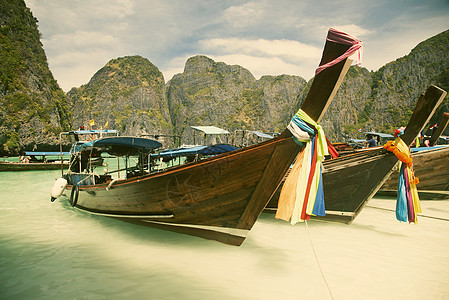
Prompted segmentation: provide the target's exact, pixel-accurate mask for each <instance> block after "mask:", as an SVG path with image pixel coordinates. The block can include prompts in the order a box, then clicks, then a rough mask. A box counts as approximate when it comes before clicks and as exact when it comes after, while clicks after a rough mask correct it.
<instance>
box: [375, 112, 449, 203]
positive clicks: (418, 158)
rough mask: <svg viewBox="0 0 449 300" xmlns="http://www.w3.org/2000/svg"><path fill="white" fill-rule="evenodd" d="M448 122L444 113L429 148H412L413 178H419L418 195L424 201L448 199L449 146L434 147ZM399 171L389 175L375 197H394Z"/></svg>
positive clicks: (447, 116) (446, 114)
mask: <svg viewBox="0 0 449 300" xmlns="http://www.w3.org/2000/svg"><path fill="white" fill-rule="evenodd" d="M448 121H449V113H444V115H443V119H442V121H441V122H440V124H439V125H438V128H437V129H436V130H434V131H433V132H432V135H431V138H430V140H429V141H430V147H418V148H412V158H413V165H414V169H415V176H416V177H418V178H419V184H418V185H417V186H418V193H419V195H420V196H421V197H423V198H425V199H449V146H448V145H435V143H436V141H438V139H439V137H440V135H441V134H442V133H443V131H444V129H445V128H446V126H447V124H448ZM398 175H399V171H395V172H393V173H392V174H391V176H390V178H388V180H387V181H386V182H385V183H384V185H383V186H382V187H381V189H380V190H379V192H378V193H377V195H380V196H396V189H397V183H398Z"/></svg>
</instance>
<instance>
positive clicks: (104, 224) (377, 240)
mask: <svg viewBox="0 0 449 300" xmlns="http://www.w3.org/2000/svg"><path fill="white" fill-rule="evenodd" d="M59 176H60V171H29V172H0V299H270V300H274V299H449V201H447V200H439V201H436V200H427V201H422V202H421V204H422V208H423V216H420V217H419V224H417V225H415V224H408V223H400V222H398V221H396V219H395V215H394V211H393V210H394V206H395V201H394V199H391V198H385V199H381V198H375V199H373V200H371V201H370V202H369V203H368V206H367V207H365V209H364V210H363V211H362V212H361V214H360V215H359V216H358V217H357V218H356V220H355V221H354V222H353V223H352V224H351V225H345V224H338V223H328V222H322V221H313V220H312V221H309V222H307V224H306V223H300V224H296V225H295V226H292V225H290V224H289V223H287V222H284V221H280V220H276V219H274V216H273V215H271V214H262V215H261V216H260V217H259V219H258V221H257V223H256V224H255V226H254V227H253V229H252V230H251V231H250V233H249V235H248V237H247V239H246V240H245V242H244V243H243V244H242V245H241V246H240V247H235V246H229V245H225V244H221V243H219V242H215V241H210V240H205V239H202V238H198V237H193V236H187V235H182V234H178V233H172V232H168V231H163V230H158V229H152V228H147V227H142V226H138V225H133V224H128V223H125V222H121V221H118V220H113V219H110V218H106V217H101V216H95V215H90V214H87V213H84V212H81V211H78V210H76V209H74V208H72V207H71V206H70V205H69V204H68V201H67V198H65V197H61V198H60V199H58V200H56V201H55V202H53V203H52V202H50V190H51V188H52V186H53V183H54V181H55V179H57V178H58V177H59Z"/></svg>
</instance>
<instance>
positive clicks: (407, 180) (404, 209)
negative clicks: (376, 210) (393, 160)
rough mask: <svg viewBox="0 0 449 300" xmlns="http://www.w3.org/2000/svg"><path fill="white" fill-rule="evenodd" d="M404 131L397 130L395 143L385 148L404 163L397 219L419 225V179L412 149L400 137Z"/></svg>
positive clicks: (390, 143)
mask: <svg viewBox="0 0 449 300" xmlns="http://www.w3.org/2000/svg"><path fill="white" fill-rule="evenodd" d="M402 133H403V131H401V130H396V132H395V136H396V139H395V140H394V141H388V142H387V143H386V144H385V145H384V146H383V147H384V149H387V150H388V151H391V152H393V153H394V154H395V155H396V157H397V158H398V159H399V160H400V161H401V162H402V164H401V168H400V171H399V180H398V194H397V201H396V219H397V220H399V221H402V222H407V221H408V222H409V223H412V222H413V223H415V224H417V223H418V218H417V214H418V213H421V212H422V210H421V205H420V203H419V196H418V189H417V188H416V184H417V183H418V182H419V179H418V178H417V177H415V173H414V171H413V159H412V156H411V153H410V148H409V147H408V146H407V144H406V143H405V142H404V141H403V140H402V139H401V138H400V137H399V136H400V135H402Z"/></svg>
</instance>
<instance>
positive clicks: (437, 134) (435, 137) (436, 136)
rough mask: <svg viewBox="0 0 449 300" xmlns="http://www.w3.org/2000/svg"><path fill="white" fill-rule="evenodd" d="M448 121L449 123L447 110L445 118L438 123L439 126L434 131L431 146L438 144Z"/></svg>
mask: <svg viewBox="0 0 449 300" xmlns="http://www.w3.org/2000/svg"><path fill="white" fill-rule="evenodd" d="M448 123H449V113H447V112H445V113H444V114H443V119H442V120H441V122H440V124H438V128H437V129H436V130H434V131H433V132H432V136H431V137H430V141H429V143H430V146H434V145H435V144H436V142H437V141H438V139H439V138H440V136H441V134H442V133H443V131H444V129H446V127H447V124H448Z"/></svg>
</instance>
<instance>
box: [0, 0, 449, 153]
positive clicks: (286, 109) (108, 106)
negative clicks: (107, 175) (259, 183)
mask: <svg viewBox="0 0 449 300" xmlns="http://www.w3.org/2000/svg"><path fill="white" fill-rule="evenodd" d="M36 22H37V20H36V19H35V18H33V16H32V15H31V12H30V11H29V10H28V9H27V8H26V7H25V4H24V2H23V0H12V1H8V2H5V1H2V2H0V25H1V26H0V34H1V35H0V38H1V39H0V41H1V47H0V57H2V60H1V61H0V68H1V69H0V70H1V72H0V75H1V76H0V101H1V108H0V109H1V110H0V145H1V147H0V154H1V155H6V154H9V155H11V154H17V153H18V152H19V151H20V150H31V149H32V148H33V147H34V146H35V145H39V146H38V147H39V148H38V150H48V149H49V148H51V146H52V145H53V146H55V145H56V144H57V135H58V133H59V132H61V131H63V130H69V129H77V128H78V127H80V126H81V125H84V126H85V127H89V126H90V125H89V123H90V121H93V122H94V123H95V125H94V128H97V129H98V128H109V129H117V130H119V131H120V133H121V135H133V136H140V135H159V136H180V137H181V138H182V142H183V143H187V144H188V143H192V142H193V140H192V135H193V131H192V130H191V128H190V126H194V125H214V126H218V127H221V128H224V129H227V130H229V131H230V132H234V131H239V130H240V131H241V130H257V131H270V132H281V131H282V130H284V129H285V127H286V126H287V124H288V122H289V121H290V119H291V117H292V115H293V114H294V113H295V112H296V111H297V110H298V108H299V107H300V105H301V103H302V102H303V100H304V98H305V96H306V94H307V91H308V89H309V87H310V84H311V81H309V82H306V81H305V80H304V79H303V78H301V77H298V76H289V75H281V76H263V77H261V78H260V79H259V80H256V79H255V78H254V76H253V75H252V74H251V73H250V72H249V71H248V70H247V69H245V68H243V67H241V66H236V65H232V66H231V65H227V64H225V63H222V62H215V61H213V60H212V59H210V58H208V57H205V56H194V57H191V58H190V59H188V60H187V62H186V64H185V68H184V72H183V73H181V74H177V75H175V76H173V78H172V79H171V80H170V81H169V82H168V83H167V84H165V82H164V78H163V75H162V73H161V72H160V71H159V70H158V68H157V67H156V66H154V65H153V64H152V63H151V62H150V61H148V59H146V58H143V57H140V56H129V57H121V58H117V59H113V60H111V61H110V62H108V63H107V64H106V65H105V66H104V67H103V68H101V69H100V70H99V71H98V72H97V73H96V74H95V75H94V76H93V77H92V79H91V80H90V81H89V82H88V83H87V84H86V85H83V86H81V87H79V88H73V89H72V90H70V92H68V93H67V95H66V97H65V95H64V93H63V92H62V90H61V89H60V88H59V87H58V84H57V82H56V81H55V80H54V78H53V76H52V74H51V72H50V71H49V69H48V65H47V61H46V57H45V53H44V51H43V49H42V45H41V43H40V41H39V39H40V35H39V32H38V30H37V25H36ZM429 84H435V85H437V86H440V87H441V88H443V89H446V90H448V89H449V30H448V31H445V32H442V33H441V34H439V35H437V36H435V37H432V38H430V39H428V40H426V41H424V42H422V43H420V44H419V45H417V46H416V47H415V49H413V50H412V51H411V52H410V54H409V55H407V56H404V57H402V58H399V59H397V60H396V61H394V62H391V63H389V64H387V65H385V66H384V67H382V68H381V69H380V70H378V71H376V72H369V71H368V70H366V69H365V68H361V67H355V66H353V67H351V68H350V69H349V72H348V74H347V76H346V78H345V79H344V81H343V83H342V85H341V87H340V89H339V90H338V92H337V94H336V96H335V98H334V100H333V102H332V104H331V105H330V107H329V109H328V111H327V113H326V114H325V115H324V117H323V119H322V121H321V124H322V125H323V126H324V129H325V131H326V134H327V136H328V137H329V138H330V139H331V140H332V141H344V140H346V139H347V138H356V137H358V138H361V137H362V136H363V135H362V134H360V133H359V132H358V129H359V128H362V130H363V131H367V130H371V129H374V130H376V131H380V132H393V131H394V129H395V128H397V127H399V126H404V125H406V123H407V121H408V119H409V117H410V116H411V113H412V111H413V108H414V106H415V104H416V101H417V99H418V96H419V94H421V93H422V92H423V91H424V90H425V88H426V87H427V86H428V85H429ZM444 111H449V100H447V99H446V100H445V102H444V103H443V105H442V106H441V107H440V109H439V110H438V111H437V113H436V114H435V116H434V118H433V119H432V120H431V123H432V124H434V123H436V122H439V120H440V118H441V116H442V113H443V112H444ZM69 112H70V113H69ZM447 132H449V129H447V130H446V133H445V134H447ZM161 141H162V142H163V143H164V144H165V145H166V146H172V145H173V139H170V138H167V139H165V140H161Z"/></svg>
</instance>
